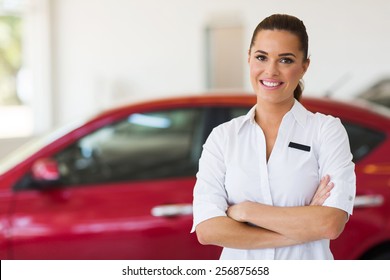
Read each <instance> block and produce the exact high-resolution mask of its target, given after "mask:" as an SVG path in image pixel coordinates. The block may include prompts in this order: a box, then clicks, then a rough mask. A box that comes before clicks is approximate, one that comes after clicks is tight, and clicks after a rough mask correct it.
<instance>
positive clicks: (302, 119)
mask: <svg viewBox="0 0 390 280" xmlns="http://www.w3.org/2000/svg"><path fill="white" fill-rule="evenodd" d="M256 106H257V105H254V106H253V107H252V108H251V109H250V110H249V112H248V113H247V114H246V115H245V116H244V118H243V120H242V122H241V124H240V127H239V130H238V131H240V130H241V128H242V127H243V126H244V124H245V123H247V122H250V123H252V124H253V123H255V113H256ZM307 112H308V111H307V110H306V108H305V107H304V106H303V105H302V104H301V103H300V102H299V101H298V100H296V99H294V105H293V107H292V108H291V110H290V111H288V112H287V113H286V115H288V114H292V115H293V117H294V119H295V120H296V121H297V122H298V124H299V125H301V126H302V127H305V125H306V117H307ZM286 115H285V116H286Z"/></svg>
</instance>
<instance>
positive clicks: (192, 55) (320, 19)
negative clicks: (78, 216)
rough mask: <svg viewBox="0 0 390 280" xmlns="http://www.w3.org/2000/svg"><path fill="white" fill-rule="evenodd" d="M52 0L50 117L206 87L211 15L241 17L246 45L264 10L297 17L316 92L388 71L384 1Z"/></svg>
mask: <svg viewBox="0 0 390 280" xmlns="http://www.w3.org/2000/svg"><path fill="white" fill-rule="evenodd" d="M52 5H53V6H52V12H53V14H52V24H51V30H52V43H53V46H52V47H53V57H52V58H53V60H52V63H53V64H52V69H53V72H52V76H53V84H52V89H53V101H54V108H55V109H54V122H55V123H56V124H58V123H64V122H67V121H69V120H72V119H75V118H79V117H83V116H85V115H89V114H91V113H94V112H96V111H98V110H99V109H101V108H104V107H107V106H111V105H115V104H118V103H121V102H123V101H125V100H133V99H136V98H137V97H140V96H142V97H145V96H162V95H166V94H170V95H171V94H187V93H191V92H198V91H203V90H205V76H204V75H205V74H204V71H205V61H204V59H205V54H204V44H205V42H204V29H205V27H206V25H207V24H208V22H211V21H213V20H215V19H216V18H229V17H231V18H234V19H235V20H237V19H238V20H240V21H241V22H242V23H243V25H244V26H245V28H246V30H247V36H246V38H245V41H246V42H245V44H249V40H250V37H251V34H252V31H253V29H254V28H255V26H256V25H257V24H258V22H259V21H260V20H261V19H263V18H264V17H265V16H268V15H270V14H272V13H289V14H294V15H296V16H298V17H300V18H301V19H302V20H303V21H304V22H305V24H306V26H307V29H308V33H309V40H310V42H309V44H310V54H311V66H310V69H309V71H308V73H307V75H306V77H305V82H306V92H307V94H313V95H322V94H324V92H326V91H327V90H329V89H332V87H335V86H336V89H335V90H334V95H336V96H337V97H342V98H348V97H351V96H353V95H355V94H356V93H358V92H359V91H361V90H363V89H365V88H366V87H368V86H369V85H370V83H373V82H375V81H376V80H378V79H380V78H382V77H383V76H386V75H390V56H389V55H388V52H389V50H390V38H389V34H390V1H388V0H361V1H360V0H343V1H340V0H338V1H336V0H328V1H321V2H319V1H310V0H295V1H291V0H290V1H288V0H285V1H269V0H82V1H80V0H53V1H52ZM243 63H246V61H243ZM246 74H247V73H246ZM339 83H340V84H339ZM246 89H247V90H250V84H249V81H248V83H247V85H246Z"/></svg>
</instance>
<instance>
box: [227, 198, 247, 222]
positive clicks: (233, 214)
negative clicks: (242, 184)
mask: <svg viewBox="0 0 390 280" xmlns="http://www.w3.org/2000/svg"><path fill="white" fill-rule="evenodd" d="M251 203H252V202H250V201H244V202H241V203H238V204H235V205H232V206H230V207H229V208H228V210H227V211H226V214H227V215H228V217H229V218H232V219H233V220H236V221H237V222H246V221H245V211H246V209H247V208H248V207H250V206H251Z"/></svg>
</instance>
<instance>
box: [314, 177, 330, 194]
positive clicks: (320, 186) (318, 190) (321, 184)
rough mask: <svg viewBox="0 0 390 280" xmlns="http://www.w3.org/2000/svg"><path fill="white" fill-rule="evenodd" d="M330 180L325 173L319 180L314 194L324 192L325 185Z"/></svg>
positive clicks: (325, 189) (325, 190)
mask: <svg viewBox="0 0 390 280" xmlns="http://www.w3.org/2000/svg"><path fill="white" fill-rule="evenodd" d="M329 182H330V176H329V175H325V176H324V177H323V178H322V179H321V181H320V184H319V186H318V188H317V191H316V193H315V196H316V197H317V196H320V197H321V196H323V195H324V194H325V193H326V192H327V186H328V184H329Z"/></svg>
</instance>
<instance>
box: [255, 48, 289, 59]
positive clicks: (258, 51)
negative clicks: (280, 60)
mask: <svg viewBox="0 0 390 280" xmlns="http://www.w3.org/2000/svg"><path fill="white" fill-rule="evenodd" d="M255 53H261V54H265V55H268V53H267V52H266V51H262V50H257V51H255ZM278 56H279V57H282V56H293V57H295V58H296V55H295V54H293V53H281V54H279V55H278Z"/></svg>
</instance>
